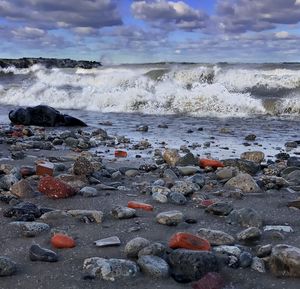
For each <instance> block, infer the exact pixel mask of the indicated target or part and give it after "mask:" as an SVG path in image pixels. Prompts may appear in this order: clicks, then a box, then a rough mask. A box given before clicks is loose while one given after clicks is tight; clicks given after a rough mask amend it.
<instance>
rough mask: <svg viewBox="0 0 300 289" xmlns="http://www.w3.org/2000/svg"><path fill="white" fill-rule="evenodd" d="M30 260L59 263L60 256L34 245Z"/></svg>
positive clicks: (30, 252)
mask: <svg viewBox="0 0 300 289" xmlns="http://www.w3.org/2000/svg"><path fill="white" fill-rule="evenodd" d="M29 258H30V260H31V261H44V262H57V260H58V256H57V254H56V253H55V252H53V251H51V250H48V249H44V248H42V247H40V246H39V245H37V244H34V245H32V246H31V247H30V249H29Z"/></svg>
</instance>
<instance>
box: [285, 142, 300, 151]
mask: <svg viewBox="0 0 300 289" xmlns="http://www.w3.org/2000/svg"><path fill="white" fill-rule="evenodd" d="M284 145H285V146H286V147H287V148H294V149H295V148H297V147H298V144H297V142H295V141H288V142H286V143H285V144H284Z"/></svg>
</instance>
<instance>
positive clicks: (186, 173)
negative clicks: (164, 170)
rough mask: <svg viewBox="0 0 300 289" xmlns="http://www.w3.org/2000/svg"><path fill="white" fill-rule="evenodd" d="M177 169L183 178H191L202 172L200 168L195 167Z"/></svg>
mask: <svg viewBox="0 0 300 289" xmlns="http://www.w3.org/2000/svg"><path fill="white" fill-rule="evenodd" d="M177 168H178V170H179V172H180V173H181V174H182V175H183V176H191V175H194V174H196V173H198V172H199V171H200V168H199V167H193V166H185V167H177Z"/></svg>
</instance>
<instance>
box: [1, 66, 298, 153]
mask: <svg viewBox="0 0 300 289" xmlns="http://www.w3.org/2000/svg"><path fill="white" fill-rule="evenodd" d="M39 104H46V105H49V106H52V107H55V108H57V109H59V110H60V111H62V112H64V113H68V114H71V115H73V116H77V117H80V118H81V119H82V120H84V121H85V122H87V123H88V124H89V125H90V126H91V127H101V128H104V129H106V130H107V131H108V132H109V133H110V134H112V135H124V136H126V137H129V138H130V139H131V140H132V142H133V143H138V142H140V141H141V140H148V141H150V142H151V143H152V144H153V145H154V146H155V147H158V148H159V147H177V148H179V147H180V146H186V147H188V148H190V149H191V150H192V151H194V152H196V153H197V154H198V155H206V156H209V157H215V158H225V157H238V156H239V154H240V153H241V152H242V151H248V150H262V151H264V152H265V155H266V158H270V159H272V158H274V155H275V154H276V153H278V152H288V153H290V154H291V155H298V154H299V153H300V149H299V148H300V142H299V140H300V126H299V125H300V63H276V64H274V63H265V64H239V63H236V64H229V63H217V64H205V63H198V64H189V63H156V64H132V65H129V64H128V65H114V66H102V67H99V68H94V69H90V70H86V69H81V68H77V69H58V68H51V69H49V68H45V67H43V66H41V65H34V66H31V67H30V68H26V69H17V68H15V67H8V68H3V69H0V105H1V108H0V123H2V124H6V123H9V120H8V117H7V114H8V112H9V110H11V109H14V108H17V107H27V106H35V105H39ZM107 124H111V125H107ZM161 124H165V125H167V126H168V128H161V127H159V126H160V125H161ZM139 125H148V126H149V130H148V132H145V133H143V132H138V131H137V130H136V127H138V126H139ZM252 133H253V134H255V135H257V139H256V141H254V142H250V143H249V142H248V143H247V141H245V139H244V138H245V136H246V135H248V134H252ZM291 141H292V142H293V141H294V142H299V147H298V148H293V149H291V148H289V147H286V146H285V143H286V142H291ZM208 143H209V144H208Z"/></svg>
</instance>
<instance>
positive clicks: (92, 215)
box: [67, 210, 104, 224]
mask: <svg viewBox="0 0 300 289" xmlns="http://www.w3.org/2000/svg"><path fill="white" fill-rule="evenodd" d="M67 213H68V214H70V215H71V216H72V217H77V218H80V219H83V220H84V221H85V223H98V224H99V223H102V220H103V216H104V214H103V212H101V211H96V210H69V211H67Z"/></svg>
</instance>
